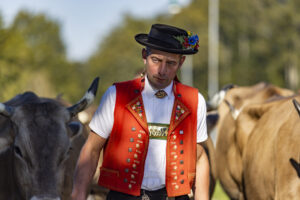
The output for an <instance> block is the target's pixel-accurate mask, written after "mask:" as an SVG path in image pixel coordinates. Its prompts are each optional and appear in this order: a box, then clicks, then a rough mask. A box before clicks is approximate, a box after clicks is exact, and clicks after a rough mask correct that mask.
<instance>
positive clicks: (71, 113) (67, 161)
mask: <svg viewBox="0 0 300 200" xmlns="http://www.w3.org/2000/svg"><path fill="white" fill-rule="evenodd" d="M98 82H99V78H96V79H95V80H94V81H93V83H92V84H91V86H90V88H89V89H88V91H87V92H86V94H85V95H84V97H83V98H82V99H81V100H80V101H79V102H78V103H76V104H74V105H72V106H70V107H65V106H63V105H62V104H61V103H60V102H59V101H57V100H55V99H50V98H42V97H38V96H37V95H36V94H34V93H33V92H25V93H23V94H20V95H17V96H16V97H14V98H13V99H11V100H9V101H7V102H5V103H0V177H1V178H0V199H9V200H65V199H69V198H70V192H71V190H72V181H73V180H72V179H73V171H74V168H75V165H76V161H77V157H78V156H79V152H80V149H81V146H82V145H83V142H84V141H83V140H82V139H81V138H80V137H81V136H82V134H83V132H84V127H83V126H82V124H81V123H79V122H78V121H74V120H73V118H74V117H75V116H76V115H77V113H79V112H80V111H82V110H84V109H85V108H87V107H88V106H89V105H90V104H91V103H92V102H93V100H94V97H95V95H96V92H97V88H98Z"/></svg>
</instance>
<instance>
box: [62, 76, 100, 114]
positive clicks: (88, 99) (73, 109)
mask: <svg viewBox="0 0 300 200" xmlns="http://www.w3.org/2000/svg"><path fill="white" fill-rule="evenodd" d="M98 82H99V77H97V78H95V79H94V81H93V83H92V84H91V86H90V88H89V89H88V91H87V92H86V93H85V95H84V96H83V97H82V99H81V100H80V101H79V102H78V103H76V104H74V105H73V106H70V107H68V108H67V109H68V110H69V112H70V114H71V117H74V116H75V115H77V113H79V112H81V111H83V110H84V109H86V108H87V107H88V106H89V105H91V104H92V102H93V101H94V99H95V96H96V93H97V89H98Z"/></svg>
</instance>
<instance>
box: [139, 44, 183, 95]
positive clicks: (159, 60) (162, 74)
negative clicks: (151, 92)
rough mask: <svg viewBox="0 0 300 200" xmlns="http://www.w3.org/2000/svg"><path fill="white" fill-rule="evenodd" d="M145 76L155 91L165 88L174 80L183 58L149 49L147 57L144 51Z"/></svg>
mask: <svg viewBox="0 0 300 200" xmlns="http://www.w3.org/2000/svg"><path fill="white" fill-rule="evenodd" d="M142 55H143V59H144V64H145V66H146V75H147V77H148V80H149V82H150V84H151V85H152V86H153V87H154V88H156V89H163V88H165V87H167V86H168V85H169V84H170V83H171V82H172V80H173V79H174V78H175V76H176V73H177V71H178V69H179V68H180V67H181V66H182V64H183V62H184V60H185V56H181V55H180V54H174V53H168V52H164V51H159V50H156V49H151V53H150V55H148V56H147V52H146V50H145V49H143V51H142Z"/></svg>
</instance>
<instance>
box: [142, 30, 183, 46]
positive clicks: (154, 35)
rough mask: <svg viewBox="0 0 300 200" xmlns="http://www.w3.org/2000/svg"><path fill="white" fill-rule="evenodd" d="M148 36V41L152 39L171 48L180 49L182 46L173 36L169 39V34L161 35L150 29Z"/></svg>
mask: <svg viewBox="0 0 300 200" xmlns="http://www.w3.org/2000/svg"><path fill="white" fill-rule="evenodd" d="M148 36H149V39H151V38H153V39H155V40H159V41H161V42H163V43H168V44H169V45H170V46H173V47H175V48H179V49H181V48H182V45H181V44H180V43H179V42H178V41H177V40H176V39H175V38H174V37H173V36H171V37H170V35H169V34H165V33H162V32H160V31H158V30H157V29H151V30H150V33H149V35H148Z"/></svg>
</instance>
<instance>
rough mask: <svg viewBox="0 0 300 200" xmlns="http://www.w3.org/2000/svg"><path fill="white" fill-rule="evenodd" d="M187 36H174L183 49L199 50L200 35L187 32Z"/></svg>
mask: <svg viewBox="0 0 300 200" xmlns="http://www.w3.org/2000/svg"><path fill="white" fill-rule="evenodd" d="M187 34H188V35H187V36H186V35H180V36H174V37H175V39H176V40H178V41H179V42H180V43H181V45H182V47H183V49H193V50H198V47H199V37H198V35H196V34H195V35H194V34H193V33H192V32H190V31H187Z"/></svg>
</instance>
